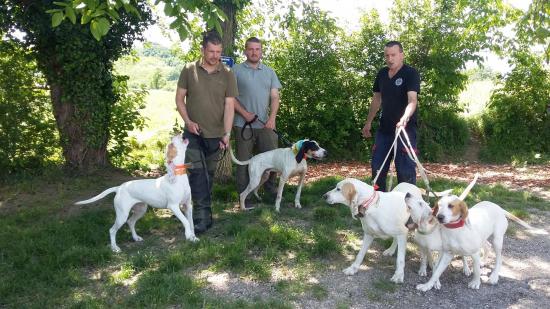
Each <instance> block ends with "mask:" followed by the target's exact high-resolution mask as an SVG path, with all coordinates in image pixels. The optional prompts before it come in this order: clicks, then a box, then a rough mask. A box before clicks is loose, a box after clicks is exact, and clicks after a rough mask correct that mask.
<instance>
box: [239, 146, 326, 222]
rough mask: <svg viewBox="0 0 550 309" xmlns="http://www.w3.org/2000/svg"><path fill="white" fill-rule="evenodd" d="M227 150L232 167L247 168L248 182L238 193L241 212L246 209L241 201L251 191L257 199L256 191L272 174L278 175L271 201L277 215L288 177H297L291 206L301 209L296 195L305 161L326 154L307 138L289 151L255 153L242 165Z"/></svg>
mask: <svg viewBox="0 0 550 309" xmlns="http://www.w3.org/2000/svg"><path fill="white" fill-rule="evenodd" d="M229 150H230V153H231V159H232V160H233V162H234V163H235V164H238V165H248V178H249V182H248V186H247V187H246V189H245V190H244V191H243V192H241V194H240V205H241V209H242V210H245V209H246V208H245V199H246V197H247V196H248V194H250V192H252V191H254V194H255V195H256V197H258V188H259V187H260V186H261V185H262V184H263V183H264V182H265V181H266V180H267V178H268V177H269V173H270V172H271V171H275V172H278V173H280V174H281V179H280V180H279V187H278V189H277V199H276V200H275V210H276V211H277V212H278V211H279V209H280V206H281V199H282V197H283V188H284V186H285V183H286V182H287V181H288V179H289V178H290V177H292V176H295V175H300V181H299V183H298V190H297V191H296V197H295V198H294V206H295V207H296V208H302V206H301V205H300V195H301V193H302V186H303V184H304V178H305V176H306V172H307V162H306V159H317V160H321V159H323V158H324V157H326V155H327V151H326V150H325V149H323V148H321V147H319V144H317V142H316V141H310V140H307V139H305V140H301V141H298V142H296V143H295V144H294V145H292V147H291V148H278V149H274V150H270V151H266V152H263V153H260V154H257V155H255V156H253V157H252V158H251V159H250V160H248V161H244V162H242V161H239V160H237V158H235V155H233V151H231V148H230V149H229Z"/></svg>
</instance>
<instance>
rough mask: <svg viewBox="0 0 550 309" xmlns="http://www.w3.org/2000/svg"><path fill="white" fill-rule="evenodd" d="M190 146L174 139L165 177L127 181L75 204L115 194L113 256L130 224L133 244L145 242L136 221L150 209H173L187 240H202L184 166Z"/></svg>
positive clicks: (178, 136)
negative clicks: (120, 235)
mask: <svg viewBox="0 0 550 309" xmlns="http://www.w3.org/2000/svg"><path fill="white" fill-rule="evenodd" d="M188 143H189V141H188V140H187V139H185V140H183V139H182V136H181V135H177V136H174V137H173V138H172V141H171V143H170V144H168V146H167V147H166V162H165V165H166V170H167V171H168V173H167V174H166V175H164V176H162V177H159V178H157V179H140V180H132V181H128V182H125V183H123V184H121V185H120V186H118V187H112V188H109V189H107V190H105V191H103V192H101V193H100V194H99V195H97V196H95V197H93V198H91V199H88V200H85V201H80V202H76V203H75V204H76V205H82V204H88V203H92V202H95V201H98V200H100V199H102V198H104V197H105V196H107V195H108V194H110V193H113V192H116V195H115V198H114V208H115V212H116V219H115V223H114V224H113V226H112V227H111V229H110V230H109V234H110V237H111V249H112V250H113V251H114V252H120V248H119V247H118V246H117V243H116V233H117V231H118V229H119V228H120V227H121V226H122V225H123V224H124V223H126V222H128V226H129V227H130V231H131V232H132V237H133V238H134V240H135V241H142V240H143V238H141V237H140V236H139V235H138V234H137V233H136V230H135V225H136V221H138V220H139V219H140V218H141V217H143V215H144V214H145V212H146V211H147V205H150V206H152V207H155V208H168V209H170V210H171V211H172V212H173V213H174V214H175V215H176V217H177V218H178V219H179V220H180V221H181V223H182V224H183V227H184V228H185V238H186V239H187V240H190V241H193V242H195V241H198V240H199V239H198V238H197V237H195V231H194V229H193V205H192V202H191V189H190V187H189V180H188V178H187V173H186V165H185V150H186V149H187V144H188ZM180 205H184V206H185V216H184V215H183V213H182V212H181V210H180ZM130 210H133V214H132V216H131V217H130V219H128V215H129V214H130ZM126 220H128V221H126Z"/></svg>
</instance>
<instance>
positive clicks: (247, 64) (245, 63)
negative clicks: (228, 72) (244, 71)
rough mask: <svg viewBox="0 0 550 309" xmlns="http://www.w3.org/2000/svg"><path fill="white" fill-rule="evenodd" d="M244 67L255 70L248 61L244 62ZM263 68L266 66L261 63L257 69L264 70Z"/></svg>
mask: <svg viewBox="0 0 550 309" xmlns="http://www.w3.org/2000/svg"><path fill="white" fill-rule="evenodd" d="M243 65H244V66H245V67H247V68H248V69H251V70H254V68H252V66H250V64H249V63H248V62H247V61H245V62H243ZM263 68H264V64H263V63H262V62H261V61H260V63H259V64H258V67H257V68H256V69H258V70H262V69H263Z"/></svg>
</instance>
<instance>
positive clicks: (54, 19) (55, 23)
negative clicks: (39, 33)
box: [52, 12, 65, 28]
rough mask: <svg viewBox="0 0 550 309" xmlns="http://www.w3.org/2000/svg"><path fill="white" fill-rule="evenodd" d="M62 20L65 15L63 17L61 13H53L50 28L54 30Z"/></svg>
mask: <svg viewBox="0 0 550 309" xmlns="http://www.w3.org/2000/svg"><path fill="white" fill-rule="evenodd" d="M64 18H65V15H63V12H55V13H54V14H53V15H52V27H54V28H55V27H57V26H59V25H60V24H61V22H62V21H63V19H64Z"/></svg>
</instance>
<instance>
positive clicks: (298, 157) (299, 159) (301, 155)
mask: <svg viewBox="0 0 550 309" xmlns="http://www.w3.org/2000/svg"><path fill="white" fill-rule="evenodd" d="M306 143H307V141H304V142H303V143H302V147H300V149H298V153H297V154H296V162H298V163H300V162H302V160H303V159H304V156H305V152H306V151H307V147H306Z"/></svg>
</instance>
